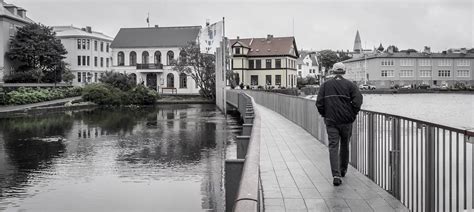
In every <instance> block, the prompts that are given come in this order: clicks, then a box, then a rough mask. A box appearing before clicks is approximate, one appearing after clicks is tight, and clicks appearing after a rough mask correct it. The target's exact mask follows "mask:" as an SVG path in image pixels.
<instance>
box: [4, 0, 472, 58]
mask: <svg viewBox="0 0 474 212" xmlns="http://www.w3.org/2000/svg"><path fill="white" fill-rule="evenodd" d="M5 1H6V2H7V3H13V4H15V5H17V6H20V7H23V8H25V9H26V10H28V12H27V14H28V16H29V17H30V18H32V19H33V20H34V21H36V22H40V23H42V24H45V25H49V26H55V25H74V26H77V27H85V26H92V28H93V30H94V31H99V32H103V33H105V34H107V35H109V36H111V37H114V36H115V35H116V34H117V32H118V30H119V29H120V28H122V27H146V26H147V23H146V17H147V14H148V13H150V25H151V26H153V25H155V24H157V25H159V26H183V25H186V26H188V25H204V24H205V22H206V19H210V21H211V22H216V21H219V20H221V19H222V17H225V20H226V35H227V36H228V37H230V38H235V37H236V36H240V37H241V38H245V37H265V36H266V35H267V34H273V35H274V36H292V35H294V36H295V37H296V43H297V46H298V48H299V49H314V50H320V49H344V50H346V49H349V50H352V48H353V45H354V38H355V34H356V31H357V30H359V32H360V35H361V39H362V46H363V47H364V48H370V49H372V48H373V47H374V46H378V45H379V43H382V45H384V47H387V46H388V45H390V44H394V45H396V46H398V47H399V48H400V49H407V48H413V49H417V50H422V49H423V46H431V48H432V50H433V51H442V50H445V49H447V48H460V47H468V48H472V47H474V34H473V31H474V3H473V2H474V1H473V0H398V1H394V0H312V1H310V0H304V1H301V0H296V1H295V0H279V1H271V0H238V1H237V0H204V1H202V0H128V1H126V0H5ZM293 23H294V24H293ZM293 29H294V30H293ZM293 33H294V34H293Z"/></svg>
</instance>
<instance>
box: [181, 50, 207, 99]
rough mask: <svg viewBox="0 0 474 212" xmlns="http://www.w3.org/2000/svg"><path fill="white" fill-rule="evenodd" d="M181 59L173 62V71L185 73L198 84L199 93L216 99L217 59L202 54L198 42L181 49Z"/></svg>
mask: <svg viewBox="0 0 474 212" xmlns="http://www.w3.org/2000/svg"><path fill="white" fill-rule="evenodd" d="M181 52H182V54H180V56H181V58H180V59H178V60H177V61H176V60H175V61H173V62H172V65H174V67H173V70H175V71H177V72H179V73H184V74H187V75H189V76H191V78H192V79H193V80H194V81H195V82H196V83H197V85H198V86H199V88H200V89H201V90H200V91H199V93H200V94H201V95H202V96H203V97H205V98H209V99H215V97H216V67H215V61H216V57H215V56H214V55H212V54H204V53H201V50H200V49H199V45H198V44H196V42H190V43H188V45H186V46H185V47H182V48H181Z"/></svg>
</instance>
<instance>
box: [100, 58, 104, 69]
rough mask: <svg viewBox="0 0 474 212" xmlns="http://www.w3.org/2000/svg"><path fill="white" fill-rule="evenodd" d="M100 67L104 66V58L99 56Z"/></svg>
mask: <svg viewBox="0 0 474 212" xmlns="http://www.w3.org/2000/svg"><path fill="white" fill-rule="evenodd" d="M100 67H104V58H103V57H100Z"/></svg>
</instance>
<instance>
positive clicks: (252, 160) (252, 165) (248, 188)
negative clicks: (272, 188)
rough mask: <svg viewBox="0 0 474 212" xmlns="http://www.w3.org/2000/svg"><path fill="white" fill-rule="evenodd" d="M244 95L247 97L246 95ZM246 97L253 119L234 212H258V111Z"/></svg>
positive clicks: (253, 101)
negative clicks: (252, 112) (251, 107)
mask: <svg viewBox="0 0 474 212" xmlns="http://www.w3.org/2000/svg"><path fill="white" fill-rule="evenodd" d="M245 95H246V96H248V95H247V94H245ZM248 97H249V98H250V100H251V102H252V106H253V111H254V119H253V126H252V133H251V136H250V141H249V146H248V149H247V155H246V156H245V163H244V168H243V171H242V177H241V180H240V185H239V191H238V194H237V199H236V200H235V204H234V211H236V212H246V211H258V210H259V191H258V188H259V184H260V113H259V112H258V109H257V108H255V100H254V99H253V98H252V97H250V96H248Z"/></svg>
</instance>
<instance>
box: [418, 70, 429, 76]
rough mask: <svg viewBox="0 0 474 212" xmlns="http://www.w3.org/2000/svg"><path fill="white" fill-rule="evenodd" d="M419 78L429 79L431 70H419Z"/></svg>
mask: <svg viewBox="0 0 474 212" xmlns="http://www.w3.org/2000/svg"><path fill="white" fill-rule="evenodd" d="M420 77H431V70H420Z"/></svg>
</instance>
